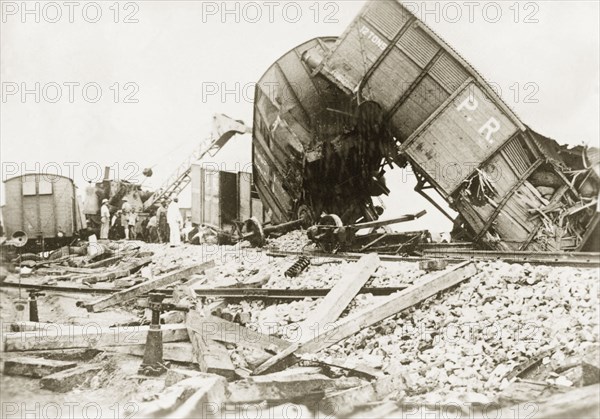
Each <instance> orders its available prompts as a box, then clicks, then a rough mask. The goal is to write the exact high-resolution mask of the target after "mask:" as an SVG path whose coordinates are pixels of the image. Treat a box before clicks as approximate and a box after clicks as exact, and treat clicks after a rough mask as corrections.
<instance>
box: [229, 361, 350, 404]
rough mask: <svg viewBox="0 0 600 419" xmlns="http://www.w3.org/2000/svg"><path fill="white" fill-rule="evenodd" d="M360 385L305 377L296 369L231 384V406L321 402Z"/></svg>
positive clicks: (318, 375)
mask: <svg viewBox="0 0 600 419" xmlns="http://www.w3.org/2000/svg"><path fill="white" fill-rule="evenodd" d="M358 383H360V381H357V380H353V381H348V380H347V379H340V380H337V379H331V378H329V377H327V376H325V375H323V374H306V373H304V372H302V371H296V369H293V368H292V369H289V370H287V371H283V372H279V373H274V374H267V375H263V376H260V377H251V378H247V379H244V380H240V381H235V382H233V383H229V385H228V391H229V393H230V394H231V395H230V396H229V399H228V400H227V401H228V402H229V403H252V402H262V401H268V402H275V401H277V402H281V401H290V400H303V399H305V398H307V397H311V396H317V397H319V398H321V397H322V396H323V395H324V394H325V392H326V391H332V390H343V389H347V388H349V387H352V386H356V385H357V384H358Z"/></svg>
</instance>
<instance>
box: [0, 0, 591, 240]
mask: <svg viewBox="0 0 600 419" xmlns="http://www.w3.org/2000/svg"><path fill="white" fill-rule="evenodd" d="M74 3H75V6H74V8H73V9H71V10H69V7H67V6H65V5H64V3H63V2H56V3H54V4H52V5H49V4H48V3H47V2H34V1H32V2H27V3H26V4H27V7H28V9H29V10H30V13H27V14H25V13H24V12H23V9H22V5H23V3H22V2H20V1H19V2H11V1H8V2H7V1H2V21H1V29H0V36H1V41H0V48H1V65H0V77H1V82H2V101H1V103H0V105H1V111H0V140H1V145H0V151H1V153H2V156H1V159H2V177H3V179H5V178H7V177H10V176H11V175H18V174H23V173H25V172H26V171H35V170H36V169H35V168H36V164H39V167H40V168H42V169H43V168H44V167H46V168H47V170H48V171H50V172H52V173H54V172H56V171H57V169H56V168H57V167H58V168H60V170H61V171H62V174H65V175H69V173H72V175H73V176H74V178H75V180H76V182H77V184H78V185H80V186H83V185H85V182H84V179H85V178H86V177H87V178H93V179H94V180H100V179H99V178H100V176H101V174H100V173H98V169H99V168H101V167H104V166H113V167H114V168H117V171H118V173H120V174H121V176H122V177H127V176H129V177H131V176H132V175H133V177H134V179H138V180H139V181H141V180H143V177H142V175H141V170H143V168H145V167H153V170H154V176H153V177H152V178H151V179H148V180H147V181H146V182H145V184H146V185H148V186H158V185H160V183H161V182H162V181H164V179H166V178H167V176H168V175H169V174H170V172H171V171H172V170H173V169H174V168H175V167H176V166H178V165H179V164H180V163H181V161H183V160H184V159H185V157H186V155H187V153H189V151H191V150H192V149H193V148H194V146H195V145H196V144H197V142H199V141H200V140H201V139H203V138H204V137H206V136H207V135H208V134H209V131H210V121H211V117H212V115H213V114H214V113H225V114H227V115H229V116H231V117H233V118H235V119H242V120H244V121H245V122H246V123H247V124H251V122H252V95H253V83H254V82H256V81H257V80H258V79H259V78H260V77H261V75H262V74H263V73H264V72H265V71H266V69H267V68H268V67H269V66H270V65H271V64H272V63H273V62H274V61H275V60H276V59H278V58H279V57H280V56H282V55H283V54H284V53H286V52H287V51H288V50H290V49H291V48H293V47H295V46H296V45H298V44H300V43H302V42H304V41H306V40H308V39H311V38H314V37H317V36H330V35H341V34H342V32H343V31H344V29H345V28H346V27H347V25H348V24H349V23H350V22H351V20H352V19H353V18H354V16H355V15H356V14H357V13H358V11H359V10H360V8H361V7H362V6H363V4H364V2H363V1H337V2H334V1H319V2H316V1H312V0H311V1H298V2H285V1H282V2H277V1H275V2H260V1H259V2H235V1H227V2H221V1H219V2H200V1H137V2H120V3H118V4H117V5H118V7H115V6H114V4H115V2H114V1H108V2H104V1H100V2H96V3H94V2H74ZM405 3H410V4H411V5H412V7H413V9H412V10H415V11H416V12H417V14H418V15H419V16H421V17H422V18H423V19H424V20H425V21H426V23H427V24H428V25H429V26H430V27H431V28H433V29H434V30H435V31H436V32H437V33H438V34H439V35H440V36H441V37H442V38H444V39H445V40H446V41H447V42H448V43H449V44H450V45H452V46H453V47H454V48H455V49H456V50H457V51H458V52H459V53H460V54H461V55H462V56H463V57H464V58H465V59H466V60H467V61H469V62H470V63H471V64H472V65H473V66H474V67H475V68H476V69H477V70H478V71H479V72H480V73H481V74H482V75H483V76H484V77H485V78H486V79H487V80H489V81H490V82H492V83H493V84H494V86H497V87H499V88H500V89H501V96H502V97H503V99H504V100H505V101H506V102H507V104H508V105H509V106H510V107H511V108H512V109H514V110H515V111H516V113H517V115H519V116H520V118H521V120H522V121H523V122H524V123H525V124H528V125H530V126H531V127H532V128H533V129H535V130H537V131H539V132H540V133H542V134H544V135H546V136H549V137H552V138H554V139H556V140H558V141H559V142H562V143H569V144H573V145H576V144H581V143H589V144H595V145H596V146H597V145H598V142H599V131H600V129H599V115H600V109H599V50H600V48H599V40H598V36H599V32H600V29H599V20H600V19H599V17H600V16H599V2H597V1H539V2H525V1H523V2H520V3H515V2H513V1H509V2H497V3H494V2H475V6H471V7H473V8H472V9H469V7H468V6H467V5H466V4H467V3H468V2H461V1H459V2H442V3H438V5H437V6H436V5H435V4H434V3H432V2H428V3H427V4H424V3H423V2H420V1H419V2H412V3H411V2H405ZM491 3H492V4H491ZM36 4H37V9H36ZM496 4H501V9H500V11H501V14H500V15H497V12H498V10H496ZM515 4H516V6H515ZM225 7H226V8H227V10H229V13H228V14H225V13H224V12H225ZM436 8H437V9H436ZM98 10H101V12H102V14H101V16H100V17H97V14H96V13H97V11H98ZM425 10H428V11H429V13H427V14H424V13H423V12H424V11H425ZM436 10H437V11H436ZM117 11H118V13H116V12H117ZM457 11H460V13H461V15H460V16H459V15H457ZM69 12H71V16H69ZM59 13H60V15H59ZM259 13H260V15H259ZM36 14H37V16H36ZM457 16H459V17H457ZM461 16H462V17H461ZM36 17H37V18H38V19H39V21H40V22H39V23H36V21H35V20H36ZM96 19H97V20H98V21H97V22H96V23H92V21H94V20H96ZM23 20H24V21H25V22H23ZM54 20H56V21H57V22H55V23H53V22H52V21H54ZM71 20H72V22H71ZM115 20H117V21H118V23H115ZM125 20H129V21H133V22H131V23H125V22H124V21H125ZM135 20H137V22H135ZM296 20H297V22H295V23H294V21H296ZM470 20H472V22H471V21H470ZM493 20H497V22H495V23H492V21H493ZM252 21H255V22H252ZM452 21H456V22H452ZM515 21H516V22H515ZM536 21H537V22H536ZM36 83H39V85H36ZM116 83H117V84H116ZM86 84H87V90H86V91H85V92H84V91H83V86H84V85H86ZM98 87H99V88H100V89H101V97H99V98H98V100H97V102H96V103H91V102H93V101H94V100H95V99H96V96H97V93H96V91H97V88H98ZM15 89H17V90H15ZM23 89H28V90H29V91H31V92H32V93H29V94H26V95H25V96H24V97H23V96H22V95H21V93H22V91H23ZM70 89H72V90H71V93H72V96H73V97H72V102H73V103H70V99H71V98H70V97H69V93H70ZM36 91H37V93H38V96H39V98H36V94H35V93H34V92H36ZM227 92H229V93H227ZM13 93H14V94H13ZM58 93H60V94H61V96H60V98H58V96H57V94H58ZM116 93H118V95H116ZM128 95H129V96H128ZM126 98H128V99H127V100H126ZM36 99H39V103H36ZM115 99H116V101H117V102H118V103H115ZM132 99H133V100H134V101H135V102H137V103H125V102H126V101H131V100H132ZM526 99H528V100H526ZM532 100H533V101H537V103H528V102H532ZM53 102H55V103H53ZM250 140H251V139H250V137H248V136H246V137H244V138H242V139H238V140H237V142H234V143H233V144H231V145H230V146H228V147H227V148H228V149H227V150H225V151H224V153H225V154H226V157H227V160H229V162H230V163H231V162H235V161H247V160H248V155H247V153H248V151H247V150H248V149H249V148H248V146H246V147H244V146H243V144H241V142H244V143H245V144H246V145H249V141H250ZM242 154H243V155H242ZM73 162H78V163H79V166H74V164H75V163H73ZM130 162H133V163H135V164H134V165H127V163H130ZM49 163H51V165H48V164H49ZM86 164H87V165H86ZM84 165H86V166H85V168H86V169H87V173H84V171H83V168H84ZM69 167H71V169H69ZM388 186H391V188H392V189H393V191H394V193H393V194H392V196H391V197H390V198H389V199H387V200H386V205H387V206H388V208H389V211H388V213H387V214H386V217H392V216H397V215H400V214H403V213H412V212H416V211H419V210H420V209H423V208H427V209H428V211H429V213H430V214H428V216H427V217H424V219H422V220H421V222H419V223H414V224H411V225H408V224H407V227H406V228H407V229H413V228H414V229H416V228H427V227H430V226H432V225H433V226H435V227H433V229H434V230H435V229H436V227H440V229H441V228H445V227H447V225H445V224H444V223H443V221H442V220H444V218H443V217H441V216H440V215H439V214H437V213H436V211H435V210H434V209H431V207H430V206H429V205H427V204H426V202H425V201H424V200H422V199H420V198H418V197H416V198H415V197H414V196H413V195H412V193H411V191H412V188H413V184H412V178H411V177H410V176H409V177H407V178H406V179H405V181H404V182H403V181H402V176H401V174H396V175H394V176H392V177H390V178H389V179H388ZM184 194H185V195H189V191H184ZM2 201H4V197H2ZM182 202H189V197H187V196H183V197H182Z"/></svg>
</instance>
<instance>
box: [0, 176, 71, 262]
mask: <svg viewBox="0 0 600 419" xmlns="http://www.w3.org/2000/svg"><path fill="white" fill-rule="evenodd" d="M4 191H5V199H6V205H5V206H4V207H3V208H2V214H3V217H4V223H5V224H4V228H5V230H6V236H7V237H9V238H10V237H11V236H12V235H13V234H14V233H15V232H17V231H23V232H25V233H26V234H27V236H28V238H29V241H28V243H27V245H26V249H28V250H30V249H31V250H41V249H45V250H50V249H53V248H56V247H59V246H61V245H65V244H68V243H69V242H71V241H72V240H73V238H74V237H75V236H76V235H77V234H78V233H79V230H81V229H82V228H83V220H82V213H81V210H80V206H79V201H78V198H77V187H76V186H75V184H74V183H73V181H72V180H71V179H69V178H67V177H64V176H58V175H51V174H27V175H23V176H17V177H13V178H11V179H8V180H6V181H5V182H4Z"/></svg>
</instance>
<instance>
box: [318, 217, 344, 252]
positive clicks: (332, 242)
mask: <svg viewBox="0 0 600 419" xmlns="http://www.w3.org/2000/svg"><path fill="white" fill-rule="evenodd" d="M319 226H320V229H321V230H323V231H324V234H323V237H322V238H321V239H319V240H318V243H319V247H320V248H321V249H323V251H325V252H327V253H336V252H337V251H338V250H339V249H340V246H341V243H340V241H339V239H338V236H337V234H336V230H337V229H338V228H341V227H343V226H344V223H342V219H341V218H340V217H339V216H337V215H336V214H327V215H323V216H322V217H321V219H320V220H319Z"/></svg>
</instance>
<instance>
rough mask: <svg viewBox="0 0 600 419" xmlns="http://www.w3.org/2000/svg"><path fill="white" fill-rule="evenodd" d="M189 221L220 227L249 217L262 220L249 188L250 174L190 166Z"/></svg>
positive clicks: (226, 226)
mask: <svg viewBox="0 0 600 419" xmlns="http://www.w3.org/2000/svg"><path fill="white" fill-rule="evenodd" d="M191 177H192V213H191V214H192V222H193V223H194V224H198V225H201V224H209V225H212V226H215V227H218V228H220V229H223V230H226V229H229V228H231V227H232V226H233V225H234V223H235V222H236V221H245V220H247V219H249V218H251V217H255V218H257V219H258V220H259V221H260V222H261V223H262V222H263V221H265V218H264V214H263V207H262V203H261V201H260V199H259V198H258V196H257V195H256V193H255V192H254V191H253V188H252V174H251V173H245V172H228V171H219V170H211V169H207V168H204V167H202V166H201V165H193V166H192V171H191Z"/></svg>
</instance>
